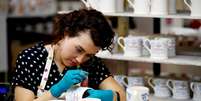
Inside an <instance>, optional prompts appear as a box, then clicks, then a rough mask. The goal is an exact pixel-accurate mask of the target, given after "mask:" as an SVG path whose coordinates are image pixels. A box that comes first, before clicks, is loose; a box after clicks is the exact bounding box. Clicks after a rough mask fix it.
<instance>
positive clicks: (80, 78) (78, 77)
mask: <svg viewBox="0 0 201 101" xmlns="http://www.w3.org/2000/svg"><path fill="white" fill-rule="evenodd" d="M84 78H85V77H83V76H80V75H74V76H73V78H72V79H77V80H79V81H80V82H81V81H83V80H84Z"/></svg>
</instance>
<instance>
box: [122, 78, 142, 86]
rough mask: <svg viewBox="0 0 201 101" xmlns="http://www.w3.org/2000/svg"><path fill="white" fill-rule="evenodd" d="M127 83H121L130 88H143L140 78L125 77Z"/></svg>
mask: <svg viewBox="0 0 201 101" xmlns="http://www.w3.org/2000/svg"><path fill="white" fill-rule="evenodd" d="M126 79H127V81H128V83H126V82H125V80H124V81H123V84H124V86H126V87H132V86H144V78H143V77H141V76H128V77H126Z"/></svg>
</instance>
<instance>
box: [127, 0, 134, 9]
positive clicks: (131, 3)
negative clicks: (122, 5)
mask: <svg viewBox="0 0 201 101" xmlns="http://www.w3.org/2000/svg"><path fill="white" fill-rule="evenodd" d="M127 1H128V3H129V4H130V5H131V6H132V7H133V10H134V11H135V5H134V3H135V0H133V2H131V1H130V0H127Z"/></svg>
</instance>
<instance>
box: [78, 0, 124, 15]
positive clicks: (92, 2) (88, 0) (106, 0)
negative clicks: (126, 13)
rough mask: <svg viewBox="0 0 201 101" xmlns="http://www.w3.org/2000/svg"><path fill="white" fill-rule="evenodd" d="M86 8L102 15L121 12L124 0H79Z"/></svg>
mask: <svg viewBox="0 0 201 101" xmlns="http://www.w3.org/2000/svg"><path fill="white" fill-rule="evenodd" d="M81 1H82V2H83V3H84V4H85V6H86V7H87V8H93V9H96V10H98V11H101V12H103V13H114V12H123V10H124V0H81Z"/></svg>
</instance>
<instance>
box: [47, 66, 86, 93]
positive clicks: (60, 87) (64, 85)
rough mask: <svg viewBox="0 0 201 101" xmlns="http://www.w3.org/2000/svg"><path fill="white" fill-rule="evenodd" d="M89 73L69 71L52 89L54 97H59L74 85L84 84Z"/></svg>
mask: <svg viewBox="0 0 201 101" xmlns="http://www.w3.org/2000/svg"><path fill="white" fill-rule="evenodd" d="M87 75H88V72H85V71H83V70H69V71H67V72H66V73H65V75H64V76H63V78H62V79H61V80H60V81H59V82H58V83H57V84H55V85H53V86H52V87H51V88H50V92H51V94H52V96H54V97H59V96H60V95H61V94H62V93H63V92H64V91H66V90H67V89H69V88H70V87H71V86H73V85H74V84H77V83H80V82H82V81H83V80H84V79H86V77H87Z"/></svg>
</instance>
